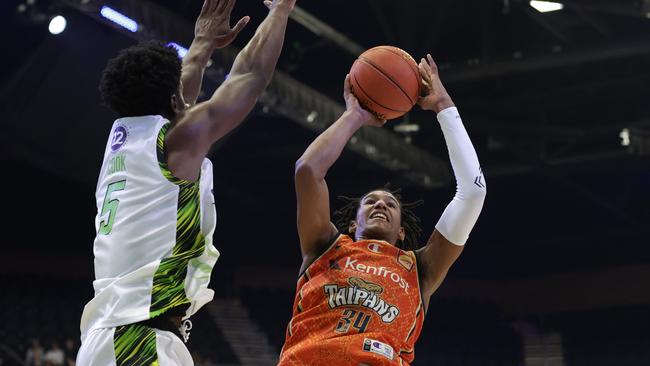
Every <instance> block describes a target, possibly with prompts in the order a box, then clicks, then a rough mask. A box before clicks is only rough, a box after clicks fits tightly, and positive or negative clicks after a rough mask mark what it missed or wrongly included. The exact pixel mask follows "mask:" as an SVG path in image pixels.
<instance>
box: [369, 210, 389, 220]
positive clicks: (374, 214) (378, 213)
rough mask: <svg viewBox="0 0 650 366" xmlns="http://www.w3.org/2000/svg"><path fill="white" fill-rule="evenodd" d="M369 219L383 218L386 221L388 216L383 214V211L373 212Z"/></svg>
mask: <svg viewBox="0 0 650 366" xmlns="http://www.w3.org/2000/svg"><path fill="white" fill-rule="evenodd" d="M370 219H378V220H384V221H386V222H388V216H386V214H384V213H383V212H375V213H372V214H371V215H370Z"/></svg>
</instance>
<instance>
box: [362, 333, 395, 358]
mask: <svg viewBox="0 0 650 366" xmlns="http://www.w3.org/2000/svg"><path fill="white" fill-rule="evenodd" d="M363 350H364V351H366V352H372V353H376V354H378V355H381V356H384V357H386V358H387V359H389V360H391V361H392V360H393V358H394V357H395V352H394V351H393V347H391V346H389V345H387V344H386V343H383V342H379V341H376V340H374V339H370V338H365V339H364V340H363Z"/></svg>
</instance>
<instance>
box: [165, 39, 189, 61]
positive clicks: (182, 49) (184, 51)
mask: <svg viewBox="0 0 650 366" xmlns="http://www.w3.org/2000/svg"><path fill="white" fill-rule="evenodd" d="M167 46H172V47H174V48H175V49H176V52H178V57H180V58H183V57H185V55H187V48H185V47H183V46H181V45H179V44H178V43H175V42H169V43H168V44H167Z"/></svg>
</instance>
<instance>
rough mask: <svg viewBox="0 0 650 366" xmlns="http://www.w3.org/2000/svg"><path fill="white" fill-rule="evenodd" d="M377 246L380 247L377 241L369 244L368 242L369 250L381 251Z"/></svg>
mask: <svg viewBox="0 0 650 366" xmlns="http://www.w3.org/2000/svg"><path fill="white" fill-rule="evenodd" d="M379 248H381V245H380V244H379V243H370V244H368V250H370V251H371V252H373V253H381V252H380V251H379Z"/></svg>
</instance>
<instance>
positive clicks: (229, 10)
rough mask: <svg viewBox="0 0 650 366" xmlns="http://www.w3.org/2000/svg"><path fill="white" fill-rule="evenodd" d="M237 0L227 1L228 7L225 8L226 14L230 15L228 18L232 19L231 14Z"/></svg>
mask: <svg viewBox="0 0 650 366" xmlns="http://www.w3.org/2000/svg"><path fill="white" fill-rule="evenodd" d="M236 2H237V1H236V0H228V1H226V7H225V10H224V11H225V13H226V14H228V17H230V13H231V12H232V9H233V8H234V7H235V3H236Z"/></svg>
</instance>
